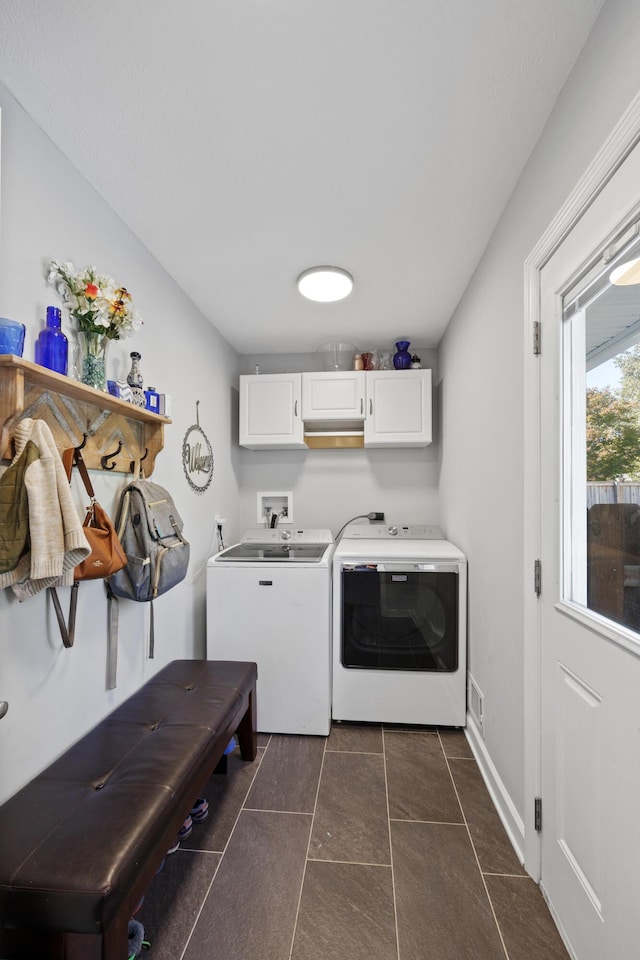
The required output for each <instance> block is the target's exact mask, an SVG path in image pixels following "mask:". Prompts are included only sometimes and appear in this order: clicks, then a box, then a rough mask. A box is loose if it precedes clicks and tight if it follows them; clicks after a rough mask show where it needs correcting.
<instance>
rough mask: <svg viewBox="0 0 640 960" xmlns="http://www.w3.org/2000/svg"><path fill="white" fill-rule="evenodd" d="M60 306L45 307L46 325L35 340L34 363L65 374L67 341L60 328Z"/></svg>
mask: <svg viewBox="0 0 640 960" xmlns="http://www.w3.org/2000/svg"><path fill="white" fill-rule="evenodd" d="M60 322H61V320H60V308H59V307H47V325H46V327H45V328H44V330H41V331H40V333H39V334H38V339H37V340H36V363H39V364H40V366H41V367H48V368H49V370H55V372H56V373H62V374H64V375H65V376H66V373H67V363H68V359H69V342H68V340H67V338H66V337H65V335H64V333H63V332H62V330H61V329H60Z"/></svg>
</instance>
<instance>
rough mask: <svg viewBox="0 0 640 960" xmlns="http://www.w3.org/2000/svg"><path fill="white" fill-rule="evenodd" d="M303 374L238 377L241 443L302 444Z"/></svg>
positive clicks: (257, 446)
mask: <svg viewBox="0 0 640 960" xmlns="http://www.w3.org/2000/svg"><path fill="white" fill-rule="evenodd" d="M301 381H302V374H300V373H286V374H259V375H251V376H242V377H240V446H241V447H248V448H249V449H250V450H263V449H266V448H274V447H279V448H280V449H283V450H284V449H291V448H305V446H306V445H305V442H304V438H303V435H302V416H301V413H302V410H301V407H302V403H301V391H302V385H301Z"/></svg>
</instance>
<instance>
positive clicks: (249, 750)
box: [236, 687, 258, 760]
mask: <svg viewBox="0 0 640 960" xmlns="http://www.w3.org/2000/svg"><path fill="white" fill-rule="evenodd" d="M236 735H237V737H238V744H239V746H240V756H241V757H242V759H243V760H255V758H256V757H257V755H258V734H257V732H256V688H255V687H253V689H252V690H251V692H250V694H249V706H248V707H247V711H246V713H245V715H244V717H243V718H242V720H241V721H240V726H239V727H238V729H237V730H236Z"/></svg>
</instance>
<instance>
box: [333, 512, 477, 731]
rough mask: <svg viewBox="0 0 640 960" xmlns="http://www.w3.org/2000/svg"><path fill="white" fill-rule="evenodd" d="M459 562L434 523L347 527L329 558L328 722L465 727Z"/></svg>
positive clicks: (463, 583)
mask: <svg viewBox="0 0 640 960" xmlns="http://www.w3.org/2000/svg"><path fill="white" fill-rule="evenodd" d="M466 675H467V562H466V559H465V557H464V554H463V553H462V552H461V551H460V550H459V549H458V548H457V547H456V546H454V545H453V544H452V543H449V541H447V540H445V539H444V538H443V535H442V531H441V530H440V529H439V528H438V527H435V526H427V525H421V524H410V525H390V526H387V525H384V524H351V525H350V526H349V527H347V529H346V530H345V533H344V534H343V536H342V538H341V540H340V541H339V543H338V545H337V547H336V549H335V552H334V559H333V655H332V676H333V705H332V716H333V718H334V719H335V720H356V721H375V722H379V723H380V722H381V723H408V724H428V725H431V724H433V725H439V726H464V725H465V722H466Z"/></svg>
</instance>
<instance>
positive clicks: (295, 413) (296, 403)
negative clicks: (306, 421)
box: [293, 400, 298, 417]
mask: <svg viewBox="0 0 640 960" xmlns="http://www.w3.org/2000/svg"><path fill="white" fill-rule="evenodd" d="M293 415H294V417H297V416H298V401H297V400H296V402H295V403H294V405H293Z"/></svg>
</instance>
